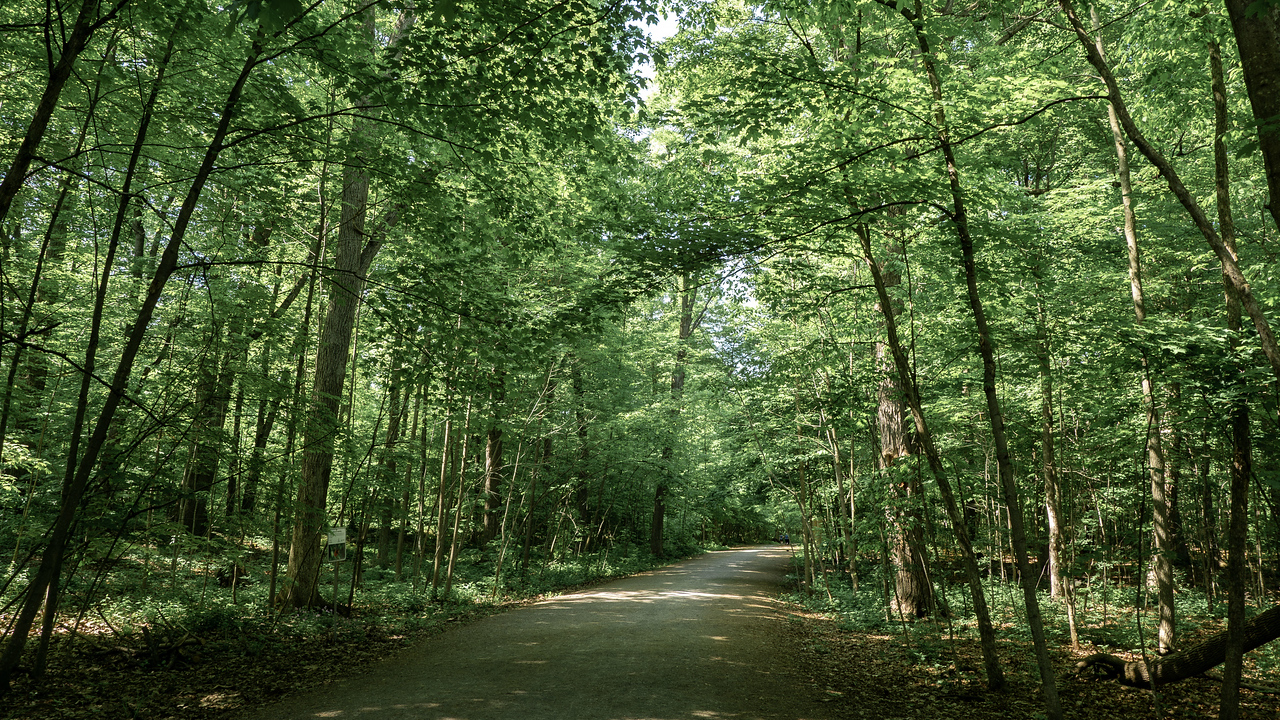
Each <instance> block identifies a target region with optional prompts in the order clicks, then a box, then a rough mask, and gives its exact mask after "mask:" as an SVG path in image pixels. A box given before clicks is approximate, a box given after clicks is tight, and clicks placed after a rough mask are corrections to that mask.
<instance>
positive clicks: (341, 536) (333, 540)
mask: <svg viewBox="0 0 1280 720" xmlns="http://www.w3.org/2000/svg"><path fill="white" fill-rule="evenodd" d="M346 541H347V529H346V528H333V529H331V530H330V531H329V542H328V543H326V544H327V545H341V544H343V543H345V542H346Z"/></svg>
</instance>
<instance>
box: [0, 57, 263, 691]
mask: <svg viewBox="0 0 1280 720" xmlns="http://www.w3.org/2000/svg"><path fill="white" fill-rule="evenodd" d="M261 52H262V45H261V44H260V40H255V41H254V42H253V45H252V48H251V49H250V51H249V54H248V57H247V58H246V59H245V62H244V65H243V66H242V67H241V70H240V74H239V75H238V76H237V78H236V80H235V82H234V83H233V84H232V86H231V90H230V92H229V93H228V95H227V100H226V102H225V103H223V108H222V112H221V114H220V116H219V121H218V126H217V128H216V130H215V131H214V133H213V138H212V140H211V142H210V143H209V147H208V149H207V150H206V151H205V156H204V160H203V161H202V162H201V164H200V167H199V169H197V170H196V174H195V176H194V178H193V179H192V182H191V186H190V188H189V190H188V192H187V197H186V199H185V201H184V202H183V204H182V208H181V209H180V210H179V212H178V216H177V217H176V218H175V219H174V225H173V231H172V233H171V234H170V237H169V243H168V245H166V246H165V250H164V254H163V255H162V256H161V258H160V263H159V265H158V266H157V268H156V274H155V276H154V277H153V278H152V279H151V284H150V286H149V287H148V288H147V294H146V297H145V298H144V300H143V302H142V305H141V306H140V307H139V308H138V314H137V318H136V319H135V321H134V323H133V325H132V327H131V328H130V330H129V332H128V333H127V336H126V339H125V342H124V345H123V348H122V351H121V354H120V359H119V361H118V364H117V365H116V371H115V374H114V375H113V376H112V379H111V385H110V390H109V392H108V394H107V397H106V400H105V402H104V403H103V406H102V409H101V411H100V412H99V414H98V420H97V422H96V423H95V424H94V428H93V433H92V435H90V437H89V439H88V442H87V443H86V445H85V449H84V453H83V455H79V457H78V458H77V449H76V447H74V438H75V437H76V436H77V435H79V433H80V430H79V428H80V427H82V425H83V418H84V414H85V411H86V405H87V399H85V397H84V396H86V395H87V393H88V390H87V386H88V383H89V380H90V377H91V375H92V373H93V366H94V363H93V360H94V355H95V354H96V349H97V346H98V342H99V337H100V334H101V325H102V320H101V317H102V306H103V305H104V304H105V302H106V287H107V282H108V280H109V279H110V276H111V273H110V269H111V267H112V263H113V261H114V250H115V248H116V247H117V246H118V245H119V236H120V233H121V231H122V228H123V225H124V218H125V213H126V211H127V209H128V203H127V202H125V201H123V200H122V202H121V203H120V209H119V212H118V213H117V216H116V224H115V228H114V229H113V231H112V239H111V241H110V243H109V245H108V251H107V252H108V257H107V258H106V260H105V261H104V263H103V273H102V281H101V285H100V288H99V291H98V297H97V299H96V301H95V309H94V320H93V322H92V325H91V329H90V334H89V342H88V347H89V350H88V355H87V357H86V367H85V369H84V380H83V384H82V387H81V396H82V399H81V401H80V402H79V403H78V407H77V410H76V420H75V421H74V426H75V429H73V434H72V437H73V447H71V448H70V450H69V452H68V455H67V474H66V476H65V478H64V481H63V491H62V500H61V504H60V507H61V509H60V511H59V513H58V516H57V519H56V520H55V521H54V526H53V528H52V530H51V531H50V533H49V540H48V543H47V544H46V546H45V551H44V552H43V553H42V555H41V560H40V565H39V567H38V568H37V569H36V572H35V573H34V575H33V577H32V580H31V582H30V583H29V585H28V586H27V595H26V598H25V599H24V601H23V604H22V607H21V609H20V610H19V612H18V617H17V620H16V621H15V622H14V625H13V630H12V634H11V635H10V636H9V641H8V643H7V644H6V645H5V648H4V652H3V654H0V695H3V694H4V693H6V692H7V691H8V689H9V681H10V679H11V678H12V676H13V671H14V669H15V668H16V667H17V665H18V661H19V660H20V659H21V656H22V650H23V647H24V646H25V644H26V641H27V635H28V633H29V632H30V629H31V624H32V622H33V620H34V619H35V616H36V613H37V612H38V611H39V609H40V606H41V605H42V604H43V601H44V598H45V596H46V594H47V590H48V588H49V586H50V585H51V584H53V585H56V584H57V583H58V577H59V574H60V573H61V570H62V559H63V553H64V551H65V549H66V543H67V540H68V538H69V536H70V531H71V526H72V521H73V520H75V517H76V514H77V511H78V509H79V507H80V503H81V500H82V499H83V498H84V492H85V488H86V487H87V486H88V483H89V476H90V475H91V474H92V473H93V469H94V467H95V466H96V465H97V463H98V457H99V455H100V454H101V452H102V448H103V446H104V445H105V444H106V441H107V436H108V433H109V432H110V430H111V425H112V421H113V420H114V419H115V414H116V410H117V409H119V407H120V402H121V401H122V400H123V399H124V396H125V392H126V391H127V390H128V387H129V379H130V377H131V375H132V373H133V365H134V360H135V359H136V358H137V356H138V351H139V350H140V349H141V348H142V341H143V339H144V338H145V337H146V334H147V330H148V328H149V327H150V325H151V318H152V315H153V314H154V313H155V309H156V306H157V304H158V303H159V301H160V296H161V294H163V292H164V288H165V285H166V284H167V283H168V281H169V278H170V276H172V275H173V272H174V271H175V270H176V269H177V265H178V250H179V248H180V247H181V246H182V242H183V240H184V239H185V237H186V232H187V228H188V226H189V225H190V222H191V217H192V216H193V215H194V214H195V210H196V206H197V205H198V204H199V200H200V195H201V193H202V192H203V190H204V186H205V183H206V182H207V181H208V179H209V175H210V173H212V172H213V168H214V166H215V165H216V163H217V159H218V156H219V154H221V152H222V149H223V144H222V143H223V140H225V139H226V136H227V132H228V130H229V128H230V124H231V118H232V115H233V111H234V110H235V108H236V106H237V105H238V104H239V102H240V95H241V92H242V91H243V89H244V84H245V82H246V81H247V80H248V79H249V74H250V73H251V72H252V71H253V69H254V68H255V67H257V64H258V56H259V55H260V54H261ZM160 85H161V79H160V78H157V81H156V82H155V83H154V84H153V86H152V87H153V96H152V97H153V98H154V95H155V93H156V92H158V89H159V87H160ZM149 102H151V101H150V100H149ZM150 119H151V115H150V113H149V112H144V113H143V118H142V122H141V123H140V124H139V127H138V133H137V136H136V137H137V139H136V140H135V142H134V147H133V153H132V155H131V156H130V159H129V166H128V169H127V170H126V172H125V181H124V182H125V184H124V186H123V188H122V191H121V196H122V198H127V197H128V196H129V195H130V189H129V184H130V183H131V181H132V178H133V174H134V169H135V168H136V165H137V159H138V157H139V155H140V154H141V151H142V146H143V143H144V141H145V138H146V134H147V128H148V126H149V124H150ZM2 220H3V217H0V221H2Z"/></svg>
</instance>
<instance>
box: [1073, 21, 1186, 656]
mask: <svg viewBox="0 0 1280 720" xmlns="http://www.w3.org/2000/svg"><path fill="white" fill-rule="evenodd" d="M1090 12H1091V14H1092V15H1091V18H1092V21H1093V28H1094V32H1098V27H1099V22H1098V15H1097V11H1096V9H1095V8H1094V7H1093V6H1090ZM1093 47H1094V49H1095V50H1096V51H1097V55H1098V57H1099V58H1102V59H1104V60H1105V53H1104V52H1103V47H1102V35H1101V33H1099V34H1098V37H1097V39H1096V40H1095V41H1094V44H1093ZM1107 120H1108V122H1109V123H1110V125H1111V136H1112V139H1113V140H1114V142H1115V148H1116V163H1117V166H1118V170H1117V175H1118V177H1119V181H1120V200H1121V207H1122V209H1123V213H1124V239H1125V246H1126V247H1127V248H1128V250H1129V294H1130V296H1131V297H1132V298H1133V314H1134V321H1135V323H1136V324H1138V325H1141V324H1142V323H1143V322H1144V321H1145V320H1146V319H1147V306H1146V296H1145V294H1144V293H1143V289H1142V259H1141V255H1140V253H1139V250H1138V231H1137V226H1138V223H1137V218H1136V216H1135V214H1134V211H1133V183H1132V180H1131V178H1130V174H1129V154H1128V151H1127V149H1126V148H1125V142H1124V132H1123V130H1122V129H1121V127H1120V119H1119V114H1118V111H1117V108H1116V105H1115V103H1108V104H1107ZM1142 404H1143V407H1144V408H1145V410H1146V420H1147V432H1146V450H1147V473H1148V475H1149V476H1150V481H1151V509H1152V516H1153V525H1154V526H1155V527H1154V532H1155V546H1156V552H1155V556H1154V562H1153V564H1154V571H1153V572H1154V575H1155V578H1156V596H1157V604H1158V606H1159V613H1160V621H1159V629H1158V630H1157V648H1158V651H1159V652H1160V654H1161V655H1165V654H1168V653H1170V652H1173V648H1174V646H1175V642H1176V636H1175V634H1176V628H1177V625H1176V622H1175V614H1176V611H1175V608H1174V604H1173V563H1172V562H1171V556H1172V553H1173V547H1172V540H1173V538H1172V534H1171V532H1170V524H1171V523H1170V520H1169V501H1168V498H1167V497H1166V493H1165V488H1166V485H1165V454H1164V446H1163V443H1162V442H1161V435H1162V431H1163V428H1162V426H1161V423H1160V412H1159V408H1158V407H1157V406H1156V401H1155V393H1154V390H1153V389H1152V380H1151V367H1150V364H1149V363H1148V361H1147V354H1146V352H1145V351H1144V352H1143V353H1142ZM1143 582H1146V580H1145V578H1144V579H1143Z"/></svg>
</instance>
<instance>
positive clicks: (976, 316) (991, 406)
mask: <svg viewBox="0 0 1280 720" xmlns="http://www.w3.org/2000/svg"><path fill="white" fill-rule="evenodd" d="M902 13H903V15H904V16H905V17H906V18H907V20H908V21H909V22H910V23H911V26H912V29H913V30H914V31H915V36H916V42H917V44H918V45H919V47H920V59H921V62H923V63H924V67H925V72H926V74H927V75H928V79H929V86H930V89H931V90H932V93H933V105H934V108H933V110H934V118H935V120H936V122H937V132H938V144H939V145H940V146H941V148H942V156H943V159H944V161H945V162H946V172H947V180H948V184H949V185H950V188H951V201H952V205H953V208H952V212H951V222H952V225H954V227H955V228H956V235H957V236H958V238H959V241H960V252H961V257H962V260H963V263H964V275H965V287H966V291H967V294H968V298H969V308H970V310H971V311H972V313H973V320H974V324H975V325H977V330H978V352H979V354H980V355H981V356H982V389H983V392H984V394H985V395H986V400H987V413H988V415H989V416H990V423H991V439H992V442H993V443H994V444H995V450H996V465H997V468H998V472H999V475H1000V485H1001V488H1002V489H1003V490H1004V499H1005V504H1006V505H1007V506H1008V511H1009V525H1010V530H1011V531H1012V532H1011V536H1012V537H1011V540H1012V542H1013V551H1014V557H1015V559H1016V560H1017V563H1018V572H1019V574H1020V575H1021V576H1022V577H1021V580H1022V594H1023V598H1024V601H1025V603H1026V612H1027V624H1028V625H1029V626H1030V629H1031V638H1032V642H1033V644H1034V646H1035V654H1036V665H1037V666H1038V667H1039V670H1040V687H1041V692H1042V693H1043V696H1044V703H1045V714H1046V715H1047V716H1048V718H1049V720H1061V718H1062V707H1061V705H1060V704H1059V701H1058V686H1057V679H1056V677H1055V675H1054V670H1053V662H1052V660H1050V658H1049V649H1048V646H1047V644H1046V642H1045V637H1044V624H1043V622H1042V621H1041V618H1040V599H1039V597H1038V594H1037V592H1036V583H1037V580H1038V578H1037V576H1036V575H1035V574H1034V573H1032V572H1031V568H1030V565H1029V563H1028V561H1027V537H1026V530H1025V528H1024V526H1023V518H1022V502H1021V499H1020V498H1019V497H1018V486H1017V481H1016V480H1015V478H1014V470H1013V461H1012V459H1011V458H1010V456H1009V445H1008V441H1007V440H1006V438H1005V430H1004V414H1003V413H1002V412H1001V410H1000V400H999V398H998V397H997V396H996V359H995V348H994V344H993V342H992V338H991V329H990V328H989V327H988V325H987V317H986V313H985V311H984V310H983V307H982V299H981V297H980V296H979V295H978V271H977V266H976V263H975V261H974V252H973V239H972V237H970V235H969V222H968V218H967V217H966V215H965V203H964V191H963V189H962V188H961V186H960V171H959V168H958V166H957V165H956V158H955V152H954V150H953V149H952V147H951V137H950V131H949V129H948V126H947V116H946V111H945V109H944V108H945V105H944V103H943V95H942V81H941V79H940V78H939V76H938V71H937V67H936V66H935V64H934V60H933V52H932V51H931V50H930V46H929V41H928V39H927V37H926V35H925V30H924V25H923V11H922V9H921V3H920V0H916V3H915V11H914V13H912V12H911V11H909V10H907V9H906V8H903V10H902Z"/></svg>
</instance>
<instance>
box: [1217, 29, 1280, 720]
mask: <svg viewBox="0 0 1280 720" xmlns="http://www.w3.org/2000/svg"><path fill="white" fill-rule="evenodd" d="M1242 54H1243V51H1242ZM1209 67H1210V76H1211V78H1212V84H1213V108H1214V140H1213V159H1214V191H1215V196H1216V198H1217V204H1218V228H1219V232H1221V233H1222V241H1223V243H1225V244H1226V246H1227V250H1228V251H1230V253H1231V254H1232V256H1235V255H1236V239H1235V220H1234V219H1233V218H1232V216H1231V178H1230V174H1229V172H1228V165H1227V149H1226V145H1225V144H1224V143H1223V140H1222V138H1223V136H1224V135H1225V134H1226V132H1227V130H1228V127H1227V85H1226V80H1225V76H1224V74H1223V71H1222V50H1221V48H1219V47H1218V45H1217V43H1213V44H1212V45H1211V46H1210V48H1209ZM1277 90H1278V91H1280V88H1277ZM1255 108H1256V105H1255ZM1278 159H1280V158H1278ZM1271 169H1272V168H1270V167H1269V168H1268V170H1271ZM1271 201H1272V202H1273V203H1275V202H1276V201H1277V196H1276V195H1274V194H1273V195H1272V198H1271ZM1222 284H1223V290H1224V295H1225V298H1226V305H1227V330H1229V331H1230V335H1229V336H1228V337H1229V338H1230V341H1229V342H1230V347H1229V350H1230V352H1231V354H1232V355H1234V356H1236V357H1237V358H1238V357H1239V351H1240V348H1239V344H1240V343H1239V338H1240V332H1241V330H1242V329H1243V326H1244V323H1243V322H1242V319H1241V317H1240V315H1241V313H1240V297H1239V295H1238V294H1237V293H1236V292H1235V288H1233V287H1232V285H1231V283H1230V282H1229V278H1228V277H1227V275H1226V270H1225V268H1224V269H1223V277H1222ZM1234 384H1235V386H1236V387H1235V392H1234V393H1232V401H1231V409H1230V416H1231V515H1230V520H1229V523H1230V525H1229V528H1228V530H1227V631H1226V644H1225V647H1224V648H1223V661H1224V662H1225V663H1226V666H1225V667H1224V668H1223V673H1222V697H1221V703H1220V709H1219V716H1220V717H1221V718H1222V719H1223V720H1235V719H1236V718H1238V717H1239V716H1240V676H1241V673H1242V669H1243V667H1242V666H1243V663H1244V654H1245V653H1246V652H1248V650H1249V649H1250V648H1246V647H1244V645H1245V642H1246V641H1245V624H1244V622H1245V620H1244V614H1245V591H1246V587H1245V582H1246V580H1245V543H1246V542H1247V540H1248V534H1249V477H1250V475H1252V474H1253V457H1252V440H1251V438H1250V432H1249V383H1248V381H1247V380H1246V379H1245V376H1244V368H1243V367H1240V366H1239V365H1238V364H1237V367H1236V372H1235V377H1234Z"/></svg>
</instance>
